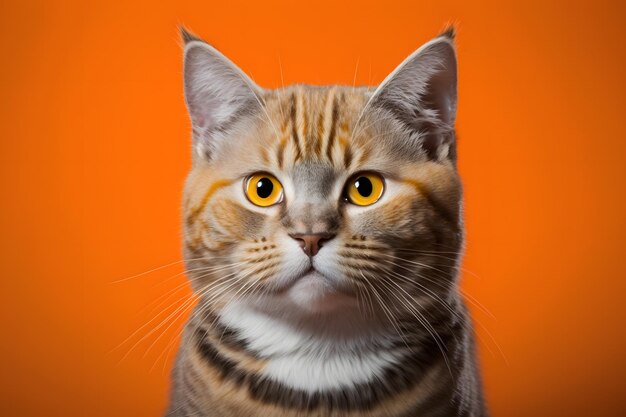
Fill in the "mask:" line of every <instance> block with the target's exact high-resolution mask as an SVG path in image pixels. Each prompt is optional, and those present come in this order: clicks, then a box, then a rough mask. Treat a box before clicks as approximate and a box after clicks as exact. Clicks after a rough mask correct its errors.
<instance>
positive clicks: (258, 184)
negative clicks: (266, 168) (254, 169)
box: [245, 173, 283, 207]
mask: <svg viewBox="0 0 626 417" xmlns="http://www.w3.org/2000/svg"><path fill="white" fill-rule="evenodd" d="M245 191H246V196H247V197H248V200H250V202H251V203H252V204H254V205H257V206H260V207H268V206H271V205H274V204H276V203H280V202H281V201H282V199H283V186H282V185H281V184H280V182H279V181H278V180H277V179H276V177H274V176H273V175H271V174H266V173H259V174H254V175H251V176H249V177H248V179H247V180H246V182H245Z"/></svg>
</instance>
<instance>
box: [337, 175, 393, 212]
mask: <svg viewBox="0 0 626 417" xmlns="http://www.w3.org/2000/svg"><path fill="white" fill-rule="evenodd" d="M384 189H385V183H384V181H383V177H381V176H380V175H378V174H376V173H373V172H364V173H361V174H357V175H355V176H354V177H352V179H350V180H349V181H348V184H347V188H346V199H347V200H348V201H349V202H351V203H352V204H356V205H357V206H369V205H371V204H374V203H375V202H377V201H378V199H379V198H380V196H381V195H383V190H384Z"/></svg>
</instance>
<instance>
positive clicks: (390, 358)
mask: <svg viewBox="0 0 626 417" xmlns="http://www.w3.org/2000/svg"><path fill="white" fill-rule="evenodd" d="M220 320H221V322H222V323H223V324H224V325H227V326H228V327H230V328H232V329H236V330H237V331H238V333H239V335H240V336H241V337H242V338H243V339H244V340H245V341H246V342H247V343H248V346H249V347H250V349H252V350H253V351H254V352H256V353H257V354H258V355H260V356H262V357H264V358H266V359H267V360H268V365H267V366H266V367H265V369H264V370H263V374H264V376H267V377H269V378H270V379H273V380H275V381H277V382H281V383H283V384H285V385H287V386H289V387H291V388H295V389H300V390H304V391H308V392H315V391H324V390H330V389H336V388H350V387H353V386H355V385H357V384H360V383H366V382H368V381H372V380H374V379H376V378H377V377H381V376H382V374H383V372H384V370H385V368H388V367H389V366H392V365H394V364H397V363H398V362H399V361H400V359H401V357H402V356H403V352H402V351H401V350H398V349H392V348H391V346H390V342H389V341H385V339H384V338H383V337H382V336H379V337H378V338H376V337H374V336H371V335H370V336H368V337H360V338H358V337H355V338H346V339H338V338H333V337H324V336H321V335H319V334H314V333H311V332H306V331H304V330H302V329H299V328H298V327H296V326H292V325H290V324H288V323H285V322H284V321H282V320H279V319H276V318H273V317H270V316H268V315H265V314H262V313H259V312H258V311H257V310H254V309H252V308H250V307H248V306H246V305H243V304H239V303H235V304H231V305H229V306H228V307H227V308H226V309H224V310H223V311H222V313H221V317H220Z"/></svg>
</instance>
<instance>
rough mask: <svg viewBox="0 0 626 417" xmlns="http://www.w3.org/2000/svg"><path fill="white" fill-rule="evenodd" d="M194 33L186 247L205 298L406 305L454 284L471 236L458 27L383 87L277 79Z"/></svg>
mask: <svg viewBox="0 0 626 417" xmlns="http://www.w3.org/2000/svg"><path fill="white" fill-rule="evenodd" d="M184 38H185V50H184V55H185V57H184V89H185V98H186V102H187V106H188V109H189V113H190V115H191V121H192V127H193V168H192V170H191V173H190V174H189V177H188V180H187V183H186V187H185V196H184V222H185V256H186V262H187V270H188V275H189V277H190V279H191V282H192V284H193V287H194V289H195V291H196V292H197V293H198V294H199V295H200V298H201V299H202V300H203V301H204V302H205V303H208V304H211V303H213V304H214V305H215V306H218V307H216V308H219V306H220V305H221V306H223V305H224V304H227V303H228V302H230V301H232V300H234V299H237V300H244V302H250V303H256V304H262V305H265V306H266V307H272V306H276V307H277V308H279V307H280V308H287V309H292V310H293V311H294V312H305V313H306V312H315V313H320V312H324V311H326V312H328V311H335V310H336V309H338V308H344V309H358V308H361V309H370V308H371V309H372V310H373V311H376V310H377V309H379V307H381V305H382V307H383V310H384V304H385V303H392V304H393V305H394V306H395V309H396V310H401V309H402V308H403V307H402V306H403V305H404V304H406V300H407V299H408V298H409V297H410V298H411V303H413V301H414V300H418V299H420V298H424V297H425V296H426V295H427V294H428V291H429V292H431V293H433V294H435V295H437V294H439V296H445V295H446V294H447V292H448V291H450V288H451V287H452V286H453V284H454V280H455V273H454V272H455V268H456V265H457V262H458V252H459V251H460V246H461V240H462V225H461V220H460V217H461V216H460V211H461V189H460V182H459V179H458V176H457V172H456V161H455V159H456V143H455V132H454V119H455V113H456V103H457V93H456V91H457V86H456V82H457V75H456V56H455V47H454V39H453V34H452V33H451V32H447V33H445V34H443V35H441V36H439V37H437V38H435V39H433V40H431V41H430V42H428V43H426V44H425V45H424V46H422V47H421V48H419V49H418V50H417V51H416V52H414V53H413V54H412V55H411V56H409V57H408V58H407V59H406V60H405V61H404V62H403V63H402V64H401V65H400V66H398V67H397V69H396V70H395V71H394V72H393V73H391V74H390V75H389V76H388V77H387V78H386V79H385V80H384V81H383V82H382V84H381V85H380V86H378V87H377V88H375V89H369V88H353V87H342V86H333V87H312V86H303V85H297V86H290V87H286V88H283V89H278V90H268V89H263V88H261V87H259V86H257V85H256V84H255V83H254V82H253V81H252V80H251V79H250V78H249V77H248V76H247V75H246V74H244V73H243V72H242V71H241V70H240V69H239V68H238V67H236V66H235V65H234V64H233V63H232V62H231V61H229V60H228V59H227V58H226V57H224V55H222V54H221V53H220V52H218V51H217V50H216V49H215V48H213V47H212V46H210V45H208V44H207V43H205V42H204V41H202V40H200V39H198V38H195V37H193V36H191V35H188V34H185V35H184ZM425 298H427V299H432V297H425ZM407 308H408V307H407Z"/></svg>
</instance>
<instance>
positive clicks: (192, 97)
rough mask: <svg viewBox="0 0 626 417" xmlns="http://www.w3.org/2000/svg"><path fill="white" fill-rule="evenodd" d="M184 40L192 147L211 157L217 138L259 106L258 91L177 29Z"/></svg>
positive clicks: (213, 51)
mask: <svg viewBox="0 0 626 417" xmlns="http://www.w3.org/2000/svg"><path fill="white" fill-rule="evenodd" d="M181 36H182V38H183V41H184V42H185V47H184V48H185V49H184V67H183V72H184V76H183V77H184V89H185V101H186V103H187V109H188V110H189V115H190V117H191V122H192V128H193V143H194V150H195V151H196V153H197V155H198V156H200V157H205V158H209V159H210V158H211V155H212V154H213V153H214V151H215V149H216V148H217V146H219V141H220V140H223V138H224V137H226V135H227V134H228V133H230V131H231V130H232V129H234V128H235V127H236V126H237V125H240V123H242V122H243V121H245V120H250V119H251V117H250V116H252V115H255V114H256V113H257V112H258V111H259V110H260V106H261V104H260V101H259V95H260V92H261V91H262V90H261V88H260V87H258V86H257V85H256V84H255V83H254V82H253V81H252V80H251V79H250V77H248V76H247V75H246V74H245V73H244V72H243V71H242V70H241V69H239V68H238V67H237V66H236V65H235V64H233V63H232V62H231V61H230V60H229V59H228V58H226V57H225V56H224V55H223V54H222V53H220V52H219V51H218V50H217V49H215V48H214V47H212V46H211V45H209V44H208V43H206V42H205V41H203V40H202V39H200V38H198V37H196V36H195V35H192V34H191V33H189V32H187V31H186V30H185V29H181Z"/></svg>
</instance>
